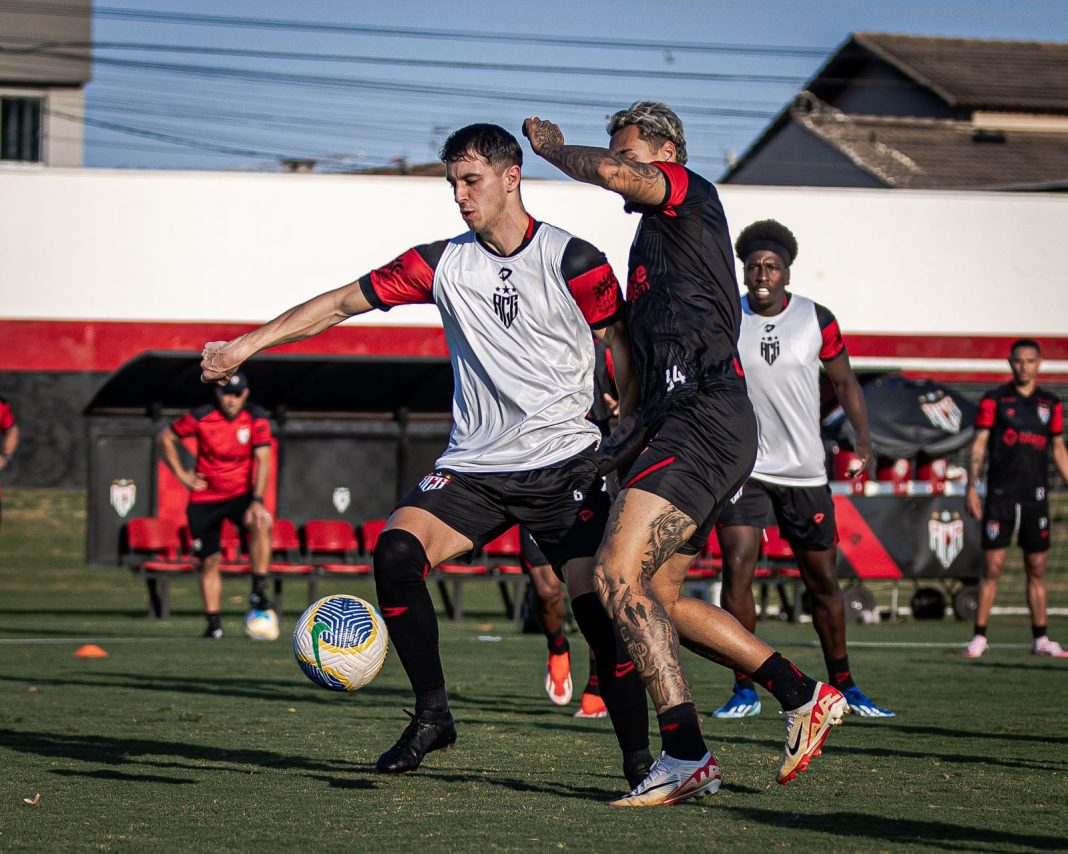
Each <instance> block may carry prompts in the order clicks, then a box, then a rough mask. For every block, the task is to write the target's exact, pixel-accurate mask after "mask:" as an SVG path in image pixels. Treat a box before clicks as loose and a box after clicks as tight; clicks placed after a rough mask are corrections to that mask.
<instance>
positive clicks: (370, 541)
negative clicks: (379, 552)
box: [360, 519, 389, 556]
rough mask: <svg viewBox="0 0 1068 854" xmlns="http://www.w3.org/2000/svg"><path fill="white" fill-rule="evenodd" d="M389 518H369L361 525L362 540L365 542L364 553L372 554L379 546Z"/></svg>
mask: <svg viewBox="0 0 1068 854" xmlns="http://www.w3.org/2000/svg"><path fill="white" fill-rule="evenodd" d="M388 521H389V520H388V519H368V520H367V521H366V522H364V523H363V524H362V525H360V541H361V542H362V543H363V553H364V554H365V555H367V556H371V555H373V554H374V553H375V549H376V548H378V538H379V537H381V536H382V532H383V531H384V530H385V529H386V522H388Z"/></svg>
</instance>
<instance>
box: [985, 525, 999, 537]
mask: <svg viewBox="0 0 1068 854" xmlns="http://www.w3.org/2000/svg"><path fill="white" fill-rule="evenodd" d="M1000 533H1001V524H1000V523H998V522H987V523H986V538H987V539H988V540H996V539H997V538H998V534H1000Z"/></svg>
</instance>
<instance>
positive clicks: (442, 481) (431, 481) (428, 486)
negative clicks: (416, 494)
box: [419, 472, 452, 492]
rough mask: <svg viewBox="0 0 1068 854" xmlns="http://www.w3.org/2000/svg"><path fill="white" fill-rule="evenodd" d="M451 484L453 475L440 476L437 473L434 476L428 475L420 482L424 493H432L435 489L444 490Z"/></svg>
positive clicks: (420, 487)
mask: <svg viewBox="0 0 1068 854" xmlns="http://www.w3.org/2000/svg"><path fill="white" fill-rule="evenodd" d="M450 483H452V475H451V474H438V473H437V472H434V473H433V474H428V475H427V476H426V477H424V478H423V479H422V480H421V481H419V489H420V490H422V491H423V492H431V491H432V490H435V489H444V488H445V487H446V486H448V485H449V484H450Z"/></svg>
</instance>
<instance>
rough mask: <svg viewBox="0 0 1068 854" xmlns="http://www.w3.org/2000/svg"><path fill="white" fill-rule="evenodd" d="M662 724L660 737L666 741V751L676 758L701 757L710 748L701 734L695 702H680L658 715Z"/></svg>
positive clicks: (658, 721) (689, 758)
mask: <svg viewBox="0 0 1068 854" xmlns="http://www.w3.org/2000/svg"><path fill="white" fill-rule="evenodd" d="M656 720H657V723H659V724H660V738H661V740H662V741H663V743H664V752H665V753H666V754H667V755H668V756H672V757H674V758H675V759H687V760H690V761H692V760H694V759H700V758H701V757H702V756H704V755H705V754H706V753H708V748H707V747H706V746H705V740H704V738H703V737H702V735H701V720H700V718H698V717H697V706H695V705H694V704H693V703H679V705H677V706H672V707H671V708H670V709H668V710H667V711H665V712H661V713H660V714H659V715H657V716H656Z"/></svg>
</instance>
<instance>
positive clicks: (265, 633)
mask: <svg viewBox="0 0 1068 854" xmlns="http://www.w3.org/2000/svg"><path fill="white" fill-rule="evenodd" d="M245 634H246V635H248V636H249V637H250V638H252V639H253V640H265V641H272V640H278V615H277V614H276V613H275V612H274V611H249V612H248V613H247V614H245Z"/></svg>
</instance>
